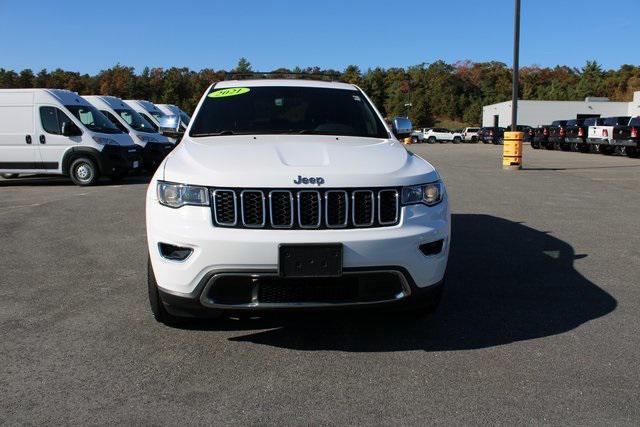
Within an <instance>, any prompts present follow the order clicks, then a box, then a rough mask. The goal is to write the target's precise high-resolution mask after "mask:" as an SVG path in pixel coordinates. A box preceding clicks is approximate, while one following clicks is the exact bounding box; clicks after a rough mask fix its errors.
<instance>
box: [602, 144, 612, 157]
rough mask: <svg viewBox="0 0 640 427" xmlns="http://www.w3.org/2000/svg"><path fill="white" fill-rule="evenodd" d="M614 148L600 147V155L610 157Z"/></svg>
mask: <svg viewBox="0 0 640 427" xmlns="http://www.w3.org/2000/svg"><path fill="white" fill-rule="evenodd" d="M615 151H616V150H615V147H611V146H608V145H604V146H603V145H601V146H600V154H604V155H605V156H610V155H612V154H613V153H614V152H615Z"/></svg>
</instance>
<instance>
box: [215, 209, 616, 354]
mask: <svg viewBox="0 0 640 427" xmlns="http://www.w3.org/2000/svg"><path fill="white" fill-rule="evenodd" d="M452 221H453V224H452V225H453V230H454V231H453V239H452V249H451V258H450V262H449V269H448V282H447V286H446V288H445V292H444V297H443V300H442V303H441V305H440V308H439V309H438V311H437V312H436V314H435V315H433V316H432V317H430V318H426V319H420V318H415V317H412V316H403V315H401V314H399V313H394V312H385V313H376V314H367V315H363V314H362V313H358V312H352V313H340V314H326V313H324V314H322V315H318V314H314V313H307V314H305V315H303V316H295V318H282V319H279V320H278V319H275V318H272V319H256V320H246V321H242V322H237V321H236V322H233V321H232V320H225V321H223V322H221V323H218V324H216V325H213V324H212V325H211V328H212V329H218V330H219V329H220V328H223V329H228V330H236V331H239V332H242V330H245V331H247V332H248V331H249V330H251V333H249V334H247V335H240V336H236V337H233V338H230V339H231V340H232V341H240V342H251V343H256V344H264V345H271V346H276V347H284V348H290V349H296V350H342V351H353V352H371V351H406V350H426V351H445V350H465V349H478V348H486V347H492V346H497V345H502V344H508V343H512V342H515V341H523V340H530V339H535V338H541V337H546V336H551V335H556V334H561V333H563V332H567V331H570V330H572V329H574V328H576V327H578V326H580V325H582V324H583V323H585V322H588V321H590V320H593V319H597V318H598V317H601V316H604V315H605V314H607V313H610V312H611V311H613V310H614V309H615V308H616V305H617V302H616V300H615V299H614V298H613V297H612V296H611V295H609V294H608V293H607V292H605V291H604V290H602V289H601V288H599V287H598V286H597V285H595V284H594V283H592V282H590V281H589V280H587V279H586V278H585V277H584V276H582V275H581V274H580V273H579V272H578V271H576V270H575V269H574V267H573V261H574V260H575V259H580V258H584V257H586V255H576V254H575V253H574V250H573V248H572V247H571V246H570V245H569V244H567V243H566V242H563V241H562V240H559V239H557V238H555V237H553V236H552V235H551V234H550V233H548V232H545V231H538V230H535V229H533V228H530V227H528V226H526V225H524V224H522V223H518V222H512V221H509V220H506V219H503V218H498V217H494V216H489V215H467V214H464V215H461V214H458V215H453V218H452ZM258 329H262V330H261V331H257V332H256V330H258Z"/></svg>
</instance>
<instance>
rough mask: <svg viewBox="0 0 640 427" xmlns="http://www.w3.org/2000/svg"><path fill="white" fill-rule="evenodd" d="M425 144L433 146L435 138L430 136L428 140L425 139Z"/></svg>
mask: <svg viewBox="0 0 640 427" xmlns="http://www.w3.org/2000/svg"><path fill="white" fill-rule="evenodd" d="M427 142H428V143H429V144H435V143H436V137H435V136H430V137H429V139H427Z"/></svg>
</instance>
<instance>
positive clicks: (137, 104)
mask: <svg viewBox="0 0 640 427" xmlns="http://www.w3.org/2000/svg"><path fill="white" fill-rule="evenodd" d="M124 102H125V104H127V105H128V106H129V107H131V108H132V109H133V110H135V111H136V112H137V113H138V114H140V115H141V116H142V117H144V118H145V120H146V121H148V122H149V123H151V124H152V125H153V127H154V128H155V130H156V132H158V133H160V134H162V135H165V136H166V137H167V138H169V141H170V142H173V143H174V144H175V143H178V142H180V140H181V139H182V135H183V134H184V129H183V127H182V126H181V124H180V123H181V120H180V116H178V115H175V114H166V113H163V112H162V110H160V109H159V108H158V107H157V106H156V105H155V104H154V103H153V102H149V101H146V100H143V99H125V100H124Z"/></svg>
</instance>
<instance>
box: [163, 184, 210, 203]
mask: <svg viewBox="0 0 640 427" xmlns="http://www.w3.org/2000/svg"><path fill="white" fill-rule="evenodd" d="M158 201H159V202H160V204H161V205H165V206H169V207H171V208H179V207H181V206H185V205H194V206H207V205H209V192H208V191H207V189H206V188H205V187H197V186H195V185H184V184H173V183H170V182H162V181H160V182H158Z"/></svg>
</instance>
